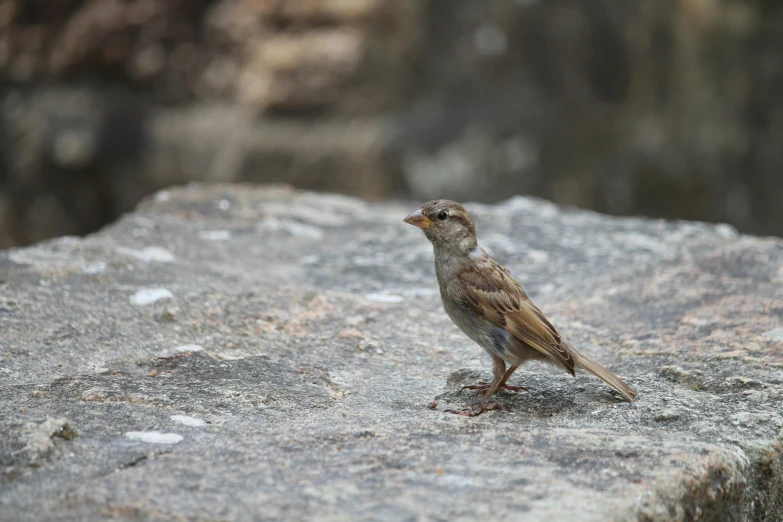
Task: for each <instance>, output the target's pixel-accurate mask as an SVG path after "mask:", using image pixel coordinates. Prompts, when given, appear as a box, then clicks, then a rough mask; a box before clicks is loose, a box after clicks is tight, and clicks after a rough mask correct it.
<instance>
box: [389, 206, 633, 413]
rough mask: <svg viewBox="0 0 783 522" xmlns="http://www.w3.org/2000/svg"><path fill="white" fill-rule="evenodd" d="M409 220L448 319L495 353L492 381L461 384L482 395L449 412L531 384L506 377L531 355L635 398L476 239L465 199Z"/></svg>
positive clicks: (483, 405)
mask: <svg viewBox="0 0 783 522" xmlns="http://www.w3.org/2000/svg"><path fill="white" fill-rule="evenodd" d="M404 221H405V222H406V223H408V224H410V225H413V226H416V227H419V228H420V229H422V230H423V231H424V235H425V236H427V239H429V241H430V243H432V246H433V249H434V253H435V275H436V277H437V279H438V287H439V288H440V296H441V299H442V301H443V308H444V309H445V311H446V313H447V314H448V316H449V318H451V320H452V321H453V322H454V324H456V325H457V327H459V329H460V330H462V332H463V333H465V335H467V336H468V337H469V338H470V339H471V340H473V341H474V342H475V343H476V344H478V345H479V346H481V347H482V348H484V349H485V350H486V351H487V352H488V353H489V355H490V357H491V359H492V373H493V379H492V382H490V383H487V382H479V383H478V384H475V385H470V386H465V387H464V388H467V389H471V390H475V391H476V392H477V393H478V394H479V395H480V397H481V398H480V400H479V402H478V403H477V404H475V405H473V406H470V407H468V408H465V409H462V410H446V411H448V412H450V413H458V414H460V415H465V416H469V417H472V416H475V415H478V414H480V413H481V412H483V411H486V410H493V409H501V408H502V405H501V404H500V403H498V402H490V399H491V398H492V396H493V395H494V394H495V392H496V391H498V390H508V391H515V392H518V391H522V390H525V391H527V389H526V388H524V387H522V386H511V385H509V384H508V379H509V377H511V375H512V374H513V373H514V371H516V369H517V368H519V367H520V366H521V365H522V364H524V363H526V362H528V361H531V360H533V361H544V362H547V363H551V364H553V365H555V366H557V367H559V368H561V369H563V370H565V371H567V372H568V373H570V374H571V375H572V376H575V375H576V374H575V370H577V369H583V370H587V371H588V372H590V373H592V374H593V375H595V376H597V377H598V378H600V379H602V380H603V381H604V382H606V383H607V384H608V385H609V386H611V387H612V388H614V389H615V390H616V391H617V392H618V393H619V394H620V395H622V396H623V397H625V398H626V399H627V400H628V401H634V400H636V395H637V394H636V391H635V390H633V389H632V388H631V387H630V386H628V385H627V384H626V383H625V382H624V381H623V380H622V379H621V378H620V377H618V376H617V375H615V374H614V373H612V372H611V371H609V370H608V369H606V368H604V367H603V366H601V365H600V364H598V363H597V362H595V361H593V360H591V359H589V358H588V357H587V356H586V355H584V354H583V353H582V352H580V351H579V350H577V349H576V348H574V346H572V345H571V344H570V343H568V342H567V341H565V340H564V339H563V337H562V336H561V334H560V333H559V332H558V331H557V329H556V328H555V327H554V326H553V325H552V323H551V322H550V321H549V319H547V318H546V316H545V315H544V313H543V312H542V311H541V310H540V309H539V308H538V307H537V306H536V305H535V304H533V302H532V301H531V300H530V298H529V297H528V296H527V294H526V293H525V291H524V290H523V289H522V286H521V285H520V284H519V283H518V282H517V281H516V279H514V277H513V276H512V275H511V272H510V271H509V270H508V269H507V268H505V267H504V266H501V265H500V263H498V262H497V261H496V260H495V259H493V258H492V257H491V256H490V255H489V254H487V253H486V252H485V251H484V249H483V248H481V247H480V246H478V240H477V237H476V225H475V224H474V223H473V220H472V219H471V217H470V214H468V212H467V211H466V210H465V208H464V207H463V206H462V205H460V204H459V203H457V202H455V201H450V200H445V199H437V200H432V201H429V202H427V203H425V204H423V205H422V206H420V207H419V208H418V209H416V210H415V211H413V212H412V213H411V214H410V215H408V216H407V217H406V218H405V219H404ZM506 365H508V368H507V367H506Z"/></svg>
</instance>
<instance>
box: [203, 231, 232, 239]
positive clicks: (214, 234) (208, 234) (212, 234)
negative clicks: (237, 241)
mask: <svg viewBox="0 0 783 522" xmlns="http://www.w3.org/2000/svg"><path fill="white" fill-rule="evenodd" d="M198 237H200V238H201V239H206V240H207V241H228V240H229V239H231V231H230V230H202V231H201V232H199V233H198Z"/></svg>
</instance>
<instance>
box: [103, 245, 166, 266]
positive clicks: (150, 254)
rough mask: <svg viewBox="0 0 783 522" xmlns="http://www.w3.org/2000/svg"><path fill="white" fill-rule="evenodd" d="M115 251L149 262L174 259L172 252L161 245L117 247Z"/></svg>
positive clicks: (162, 261) (164, 261)
mask: <svg viewBox="0 0 783 522" xmlns="http://www.w3.org/2000/svg"><path fill="white" fill-rule="evenodd" d="M117 252H119V253H120V254H123V255H126V256H133V257H135V258H136V259H138V260H140V261H144V262H145V263H149V262H151V261H156V262H158V263H172V262H173V261H174V259H175V257H174V254H172V253H171V252H169V251H168V250H166V249H165V248H161V247H147V248H144V249H141V250H134V249H132V248H125V247H119V248H118V249H117Z"/></svg>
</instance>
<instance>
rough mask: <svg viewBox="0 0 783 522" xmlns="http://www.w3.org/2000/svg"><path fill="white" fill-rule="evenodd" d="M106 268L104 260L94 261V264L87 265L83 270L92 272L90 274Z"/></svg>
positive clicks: (88, 272) (86, 272) (100, 271)
mask: <svg viewBox="0 0 783 522" xmlns="http://www.w3.org/2000/svg"><path fill="white" fill-rule="evenodd" d="M104 270H106V263H102V262H99V263H92V264H90V265H87V266H85V267H83V268H82V272H84V273H85V274H90V275H93V274H100V273H102V272H103V271H104Z"/></svg>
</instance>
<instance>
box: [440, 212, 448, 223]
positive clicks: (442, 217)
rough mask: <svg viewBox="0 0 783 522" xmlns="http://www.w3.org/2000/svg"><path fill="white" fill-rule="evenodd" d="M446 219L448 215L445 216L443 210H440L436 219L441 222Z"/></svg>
mask: <svg viewBox="0 0 783 522" xmlns="http://www.w3.org/2000/svg"><path fill="white" fill-rule="evenodd" d="M447 217H449V215H448V214H446V211H445V210H441V211H440V212H438V219H440V220H441V221H443V220H444V219H446V218H447Z"/></svg>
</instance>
